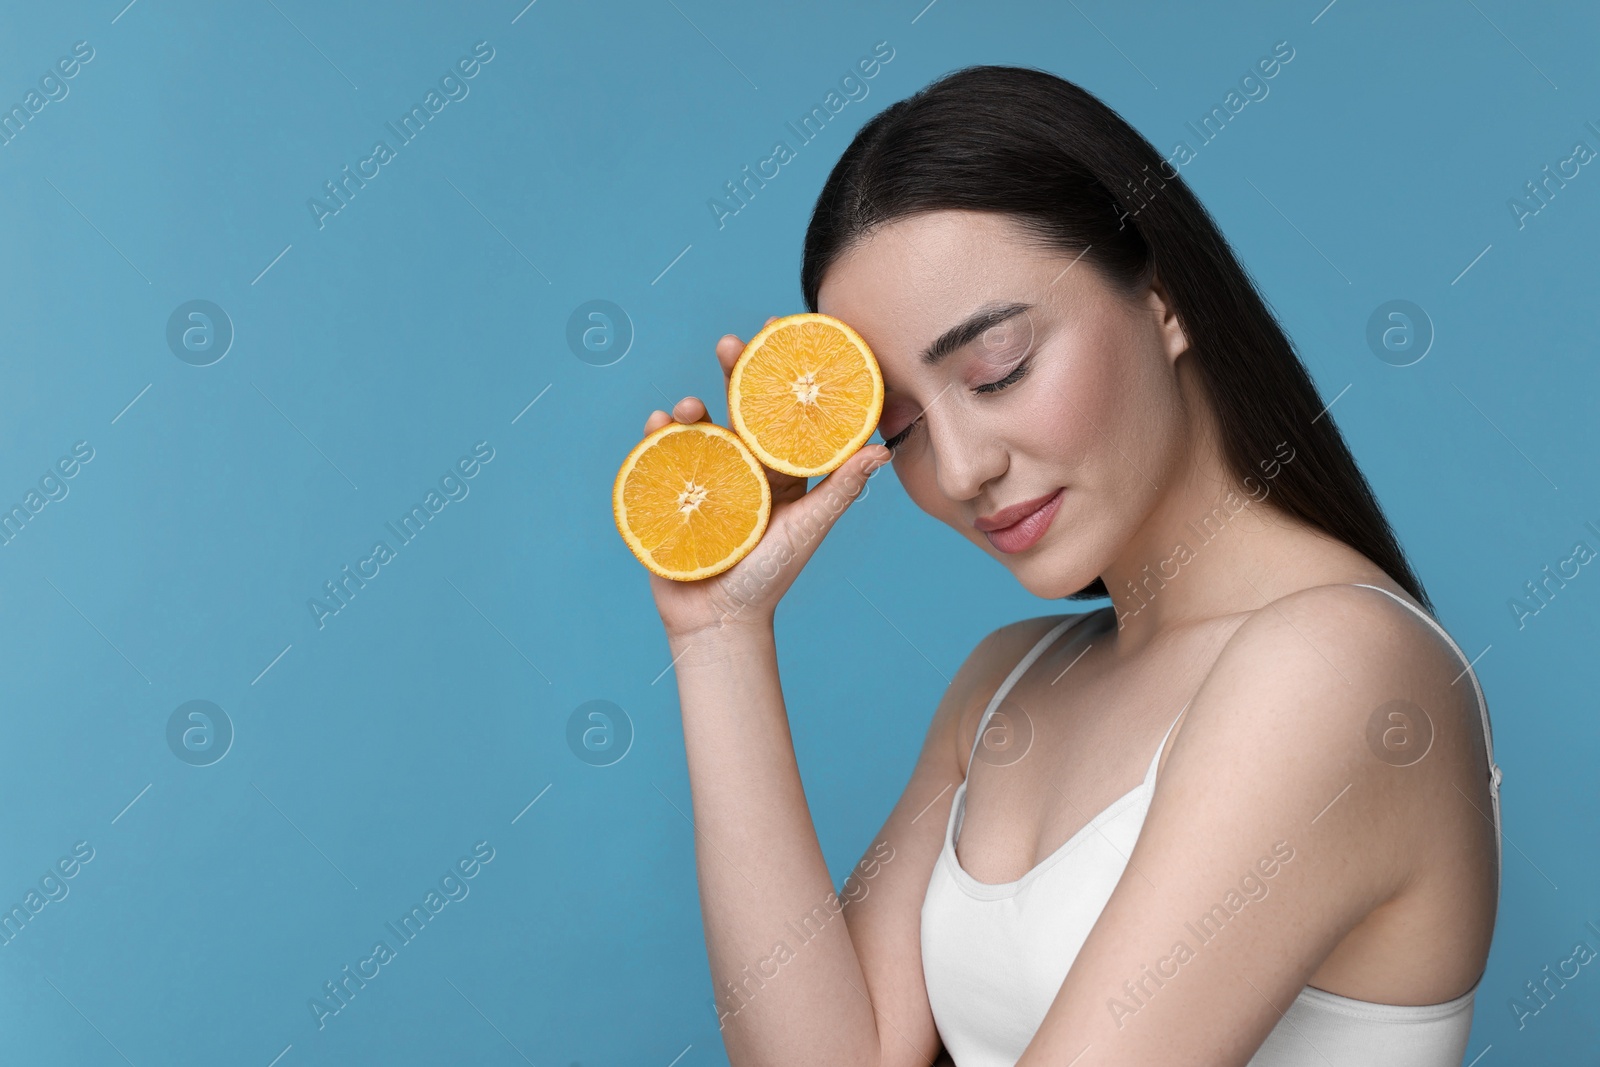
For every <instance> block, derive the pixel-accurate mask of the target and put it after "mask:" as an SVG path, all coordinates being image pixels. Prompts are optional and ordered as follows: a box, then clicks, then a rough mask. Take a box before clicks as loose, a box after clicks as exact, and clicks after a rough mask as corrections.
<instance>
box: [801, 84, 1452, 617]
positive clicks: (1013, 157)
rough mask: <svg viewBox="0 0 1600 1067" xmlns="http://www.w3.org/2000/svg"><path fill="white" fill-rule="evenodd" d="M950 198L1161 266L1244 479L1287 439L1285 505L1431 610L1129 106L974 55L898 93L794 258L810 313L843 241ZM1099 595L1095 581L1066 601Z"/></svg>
mask: <svg viewBox="0 0 1600 1067" xmlns="http://www.w3.org/2000/svg"><path fill="white" fill-rule="evenodd" d="M952 208H953V209H964V210H973V211H990V212H1000V213H1002V214H1006V215H1010V216H1014V217H1015V218H1016V219H1017V220H1018V221H1019V222H1021V223H1022V224H1023V225H1024V226H1026V227H1027V228H1028V229H1029V230H1030V231H1032V232H1033V233H1035V234H1037V235H1038V236H1040V237H1041V238H1042V239H1044V240H1046V241H1047V242H1048V243H1049V244H1050V245H1051V246H1052V247H1055V248H1057V249H1059V250H1060V251H1061V252H1062V253H1064V254H1066V255H1069V256H1078V255H1080V254H1081V255H1082V258H1083V262H1084V263H1085V264H1087V265H1089V266H1091V267H1093V268H1094V269H1096V270H1097V271H1099V272H1100V275H1101V277H1103V278H1105V279H1107V281H1108V282H1109V283H1110V284H1111V285H1113V286H1114V287H1116V288H1117V289H1119V290H1120V291H1122V292H1124V293H1127V294H1130V295H1132V294H1137V293H1139V292H1141V291H1142V290H1143V288H1144V287H1145V286H1146V285H1148V284H1149V282H1150V280H1151V278H1152V277H1153V276H1154V275H1155V272H1157V271H1158V270H1159V276H1160V278H1161V280H1162V282H1163V284H1164V285H1165V287H1166V291H1167V295H1168V297H1169V299H1170V301H1171V303H1172V305H1173V306H1174V309H1175V310H1176V312H1177V314H1178V317H1179V320H1180V321H1181V322H1182V324H1183V329H1184V333H1185V335H1186V336H1187V337H1188V339H1189V342H1190V349H1189V351H1188V352H1187V353H1185V358H1188V359H1192V360H1193V361H1194V363H1195V367H1196V369H1197V370H1198V372H1199V377H1200V380H1201V381H1202V383H1203V384H1204V387H1205V390H1206V392H1207V395H1208V397H1209V399H1210V401H1211V405H1212V408H1213V410H1214V411H1215V414H1216V418H1217V422H1218V426H1219V430H1220V434H1221V441H1222V449H1223V455H1224V458H1225V460H1226V462H1227V465H1228V467H1229V469H1230V470H1231V472H1232V474H1233V476H1234V477H1235V478H1237V479H1238V480H1239V482H1240V483H1242V484H1243V485H1245V486H1248V485H1249V484H1251V483H1250V482H1248V481H1246V479H1247V478H1256V477H1258V474H1257V471H1256V464H1257V463H1259V462H1262V461H1265V460H1269V459H1270V458H1271V457H1272V456H1273V455H1274V453H1275V451H1276V449H1277V446H1278V445H1279V443H1280V442H1283V441H1285V440H1287V441H1289V442H1290V444H1291V445H1292V447H1293V448H1294V459H1293V461H1292V462H1289V463H1285V464H1283V465H1282V466H1281V467H1280V468H1279V469H1278V473H1277V475H1276V476H1275V477H1274V479H1273V496H1274V499H1275V502H1276V504H1277V506H1278V507H1279V508H1281V509H1283V510H1284V511H1286V512H1288V513H1289V514H1291V515H1294V516H1296V517H1297V518H1299V519H1301V520H1303V521H1304V522H1306V523H1308V524H1310V525H1311V526H1313V527H1315V528H1317V529H1320V530H1322V531H1323V532H1325V533H1327V534H1328V535H1329V536H1331V537H1333V538H1335V539H1336V540H1338V541H1341V542H1343V543H1345V544H1347V545H1349V546H1350V547H1352V548H1354V549H1356V550H1357V551H1358V552H1361V553H1362V554H1364V555H1365V556H1366V557H1367V558H1368V559H1370V560H1371V561H1372V562H1373V563H1375V564H1377V565H1378V566H1379V567H1381V568H1383V570H1384V572H1385V573H1386V574H1388V575H1389V576H1390V577H1391V578H1393V579H1394V580H1395V581H1396V582H1397V583H1399V584H1400V586H1402V587H1403V588H1404V589H1405V590H1406V592H1408V593H1410V594H1411V595H1412V596H1413V597H1414V598H1415V599H1416V600H1417V601H1418V603H1420V604H1421V605H1422V606H1423V607H1424V608H1426V609H1427V610H1428V611H1429V612H1430V613H1432V612H1433V605H1432V603H1431V602H1430V601H1429V599H1428V594H1427V591H1426V590H1424V589H1423V587H1422V583H1421V582H1420V581H1419V580H1418V579H1417V576H1416V575H1415V574H1414V573H1412V570H1411V566H1410V564H1409V563H1408V562H1407V561H1406V556H1405V552H1404V550H1402V549H1401V547H1400V544H1399V542H1398V541H1397V540H1396V539H1395V536H1394V531H1393V530H1392V529H1391V528H1390V526H1389V522H1388V520H1387V519H1386V518H1385V517H1384V514H1383V510H1382V509H1381V508H1380V507H1379V506H1378V501H1377V498H1376V497H1375V496H1374V495H1373V492H1372V487H1371V486H1370V485H1368V484H1367V480H1366V478H1365V477H1364V476H1363V475H1362V473H1361V471H1360V469H1359V468H1358V467H1357V466H1356V462H1355V458H1354V457H1353V456H1351V454H1350V449H1349V447H1348V446H1347V445H1346V444H1345V441H1344V437H1343V436H1342V435H1341V434H1340V433H1339V430H1338V429H1337V427H1335V426H1334V422H1333V416H1332V415H1331V414H1329V413H1328V412H1327V411H1325V410H1324V404H1323V402H1322V399H1321V398H1320V397H1319V396H1318V395H1317V390H1316V386H1315V385H1314V384H1312V381H1311V377H1310V375H1308V374H1307V373H1306V369H1305V367H1304V366H1303V365H1302V364H1301V362H1300V359H1299V357H1298V356H1297V355H1296V354H1295V351H1294V347H1293V346H1292V345H1291V344H1290V343H1289V338H1288V337H1287V336H1286V335H1285V333H1284V331H1283V327H1282V326H1280V325H1279V324H1278V321H1277V320H1276V319H1275V318H1274V317H1273V314H1272V312H1271V311H1270V310H1269V309H1268V307H1267V304H1266V301H1265V300H1264V299H1263V298H1262V296H1261V294H1260V293H1259V292H1258V291H1257V290H1256V287H1255V284H1254V282H1253V281H1252V279H1251V278H1250V276H1249V274H1248V273H1246V271H1245V269H1244V267H1243V266H1242V265H1240V263H1239V261H1238V259H1236V258H1235V257H1234V254H1233V250H1232V249H1231V248H1229V247H1228V242H1227V241H1226V240H1225V239H1224V238H1223V236H1222V233H1221V231H1220V230H1218V228H1217V224H1216V222H1215V221H1214V220H1213V219H1212V218H1211V215H1210V214H1209V213H1208V212H1207V211H1206V209H1205V207H1204V206H1203V205H1202V204H1201V203H1200V201H1199V200H1198V199H1197V198H1196V197H1195V195H1194V193H1193V192H1191V191H1190V189H1189V186H1188V185H1187V184H1186V183H1185V182H1184V181H1183V179H1182V178H1181V177H1180V176H1179V175H1178V172H1177V170H1176V169H1175V168H1174V167H1173V166H1172V165H1171V164H1170V163H1168V162H1166V161H1165V160H1164V159H1163V158H1162V157H1161V155H1160V154H1159V153H1157V152H1156V150H1155V149H1154V148H1153V147H1152V146H1151V145H1150V142H1148V141H1146V140H1145V139H1144V137H1142V136H1141V135H1140V134H1139V132H1138V131H1137V130H1135V129H1134V128H1133V127H1132V126H1130V125H1129V124H1128V123H1127V122H1126V121H1125V120H1124V119H1123V118H1122V116H1121V115H1118V114H1117V113H1116V112H1115V111H1113V110H1112V109H1111V108H1109V107H1107V106H1106V105H1105V104H1104V103H1102V102H1101V101H1100V100H1098V99H1096V98H1095V97H1094V96H1093V95H1091V94H1090V93H1088V92H1086V91H1085V90H1083V89H1082V88H1080V87H1078V86H1077V85H1074V84H1073V83H1071V82H1069V81H1066V80H1064V79H1062V78H1059V77H1057V76H1056V75H1054V74H1051V73H1049V72H1047V71H1043V70H1037V69H1031V68H1026V67H1001V66H974V67H966V68H964V69H962V70H958V71H955V72H953V73H951V74H947V75H945V76H944V77H943V78H940V79H939V80H938V81H936V82H933V83H932V84H930V85H928V86H926V87H924V88H923V89H921V90H920V91H918V92H917V93H916V94H915V95H913V96H910V97H908V98H906V99H904V100H901V101H899V102H897V103H895V104H892V105H891V106H889V107H888V108H886V109H884V110H883V111H882V112H880V113H879V114H878V115H876V116H874V117H873V118H872V119H871V121H869V122H868V123H867V124H866V125H865V126H863V127H862V128H861V131H860V132H859V133H857V134H856V136H855V139H854V140H852V141H851V142H850V146H849V147H848V148H846V149H845V151H844V155H842V156H841V157H840V158H839V162H838V163H837V164H835V165H834V168H833V171H832V173H831V174H829V175H828V180H827V182H826V184H824V185H823V187H822V193H821V195H819V196H818V197H817V203H816V207H815V209H814V210H813V211H812V214H811V222H810V224H809V225H808V226H807V228H806V237H805V251H804V255H803V259H802V262H801V268H800V285H801V288H802V290H803V291H804V294H805V302H806V306H807V308H809V309H810V310H811V311H816V310H817V290H818V289H819V288H820V287H821V284H822V276H823V274H824V273H825V272H826V271H827V269H828V266H829V264H831V263H832V262H833V261H834V260H835V259H836V258H837V257H838V256H839V255H840V253H842V252H843V251H844V250H845V249H846V248H847V247H848V246H849V245H850V243H851V242H852V241H854V240H856V239H858V238H861V237H863V236H865V235H866V234H867V233H868V232H869V231H870V230H871V229H872V228H873V227H875V226H878V225H880V224H882V223H885V222H889V221H891V220H893V219H897V218H903V217H905V216H909V215H913V214H917V213H919V212H925V211H934V210H939V209H952ZM1109 595H1110V594H1109V592H1108V591H1107V590H1106V587H1105V582H1104V581H1103V580H1102V579H1100V578H1096V579H1095V580H1094V581H1093V582H1092V583H1091V584H1090V585H1088V586H1086V587H1085V588H1083V589H1081V590H1079V591H1078V592H1076V593H1073V594H1071V596H1070V597H1069V599H1084V600H1087V599H1095V598H1099V597H1107V596H1109Z"/></svg>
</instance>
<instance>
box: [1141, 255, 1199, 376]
mask: <svg viewBox="0 0 1600 1067" xmlns="http://www.w3.org/2000/svg"><path fill="white" fill-rule="evenodd" d="M1145 301H1146V303H1147V306H1148V307H1149V308H1150V310H1151V311H1152V312H1153V313H1154V314H1155V316H1156V329H1157V330H1159V331H1160V333H1161V340H1162V343H1163V345H1164V346H1165V348H1166V351H1167V358H1168V359H1169V360H1176V359H1177V358H1178V357H1179V356H1181V355H1183V354H1184V353H1185V352H1187V351H1188V350H1189V337H1188V335H1187V334H1186V333H1184V330H1183V323H1182V322H1180V321H1179V319H1178V311H1177V309H1176V308H1175V307H1173V306H1172V301H1171V299H1170V298H1169V297H1168V295H1167V287H1166V284H1165V283H1164V282H1163V281H1162V280H1161V275H1160V274H1159V273H1154V274H1152V275H1151V278H1150V290H1149V292H1148V293H1146V295H1145Z"/></svg>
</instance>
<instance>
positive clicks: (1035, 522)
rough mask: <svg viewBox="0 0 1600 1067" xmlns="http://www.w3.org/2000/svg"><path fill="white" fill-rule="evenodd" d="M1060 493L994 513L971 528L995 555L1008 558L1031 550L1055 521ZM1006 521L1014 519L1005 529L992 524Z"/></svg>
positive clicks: (1059, 491) (1060, 490)
mask: <svg viewBox="0 0 1600 1067" xmlns="http://www.w3.org/2000/svg"><path fill="white" fill-rule="evenodd" d="M1063 492H1065V490H1064V489H1057V490H1056V491H1055V492H1053V493H1051V494H1050V495H1049V496H1044V497H1040V498H1038V499H1037V500H1029V501H1024V502H1023V503H1021V504H1016V505H1013V506H1012V507H1009V508H1006V509H1004V510H1002V511H998V512H996V513H995V514H994V515H991V516H988V517H987V518H984V519H980V520H978V521H977V522H975V523H974V525H976V526H977V527H978V528H979V529H980V530H982V531H983V535H984V536H985V537H987V538H988V539H989V543H990V544H991V545H993V546H994V547H995V549H996V550H997V551H1000V552H1005V553H1008V554H1009V553H1012V552H1021V551H1023V550H1024V549H1027V548H1032V547H1033V546H1034V545H1035V544H1037V543H1038V542H1039V539H1040V538H1042V537H1043V536H1044V534H1045V531H1046V530H1048V529H1049V528H1050V521H1051V520H1052V519H1054V518H1055V515H1056V512H1057V511H1059V510H1060V508H1061V496H1062V494H1063ZM1024 509H1028V510H1024ZM1019 512H1020V513H1021V514H1019ZM1007 517H1014V519H1013V521H1012V522H1011V523H1010V524H1009V525H1006V526H1001V527H998V528H996V526H995V520H996V519H997V518H999V519H1005V518H1007Z"/></svg>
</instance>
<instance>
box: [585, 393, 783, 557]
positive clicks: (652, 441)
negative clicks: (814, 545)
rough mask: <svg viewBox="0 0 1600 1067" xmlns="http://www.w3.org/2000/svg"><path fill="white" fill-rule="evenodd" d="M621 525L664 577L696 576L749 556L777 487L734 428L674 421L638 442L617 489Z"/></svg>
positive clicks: (614, 506)
mask: <svg viewBox="0 0 1600 1067" xmlns="http://www.w3.org/2000/svg"><path fill="white" fill-rule="evenodd" d="M611 510H612V514H613V516H614V517H615V518H616V521H617V531H618V532H619V533H621V534H622V539H623V540H624V541H626V542H627V544H628V547H629V548H630V549H632V550H633V554H634V555H635V556H638V557H639V562H641V563H643V564H644V565H645V566H646V567H648V568H650V569H651V570H652V571H654V572H655V573H656V574H659V575H661V576H662V577H663V578H672V579H674V580H676V581H680V582H685V581H693V580H695V579H698V578H708V577H710V576H711V575H713V574H720V573H721V572H722V571H725V570H727V569H728V568H729V567H731V566H733V565H734V564H735V563H738V562H739V561H740V560H741V559H743V558H744V557H745V556H746V555H747V554H748V553H749V552H750V550H751V549H752V548H754V547H755V546H756V543H757V542H758V541H760V540H761V535H762V533H763V532H765V530H766V528H767V519H768V518H770V517H771V515H772V488H771V486H770V485H769V484H768V482H767V474H766V472H765V471H764V470H762V469H761V465H760V463H758V462H757V461H756V458H755V457H754V456H752V455H751V454H750V451H749V449H747V448H746V447H745V446H744V444H743V443H742V442H741V441H740V440H739V438H738V437H737V436H735V435H734V434H733V433H732V432H730V431H728V430H726V429H723V428H722V427H721V426H716V425H713V424H712V423H709V422H694V423H681V422H670V423H668V424H667V425H665V426H663V427H661V428H660V429H658V430H656V431H654V432H653V433H650V434H647V435H646V436H645V438H644V440H642V441H640V442H639V443H638V444H637V445H635V446H634V448H633V451H631V452H629V453H628V457H627V458H626V459H624V460H623V461H622V467H621V469H619V470H618V471H617V478H616V482H615V483H614V484H613V485H612V489H611Z"/></svg>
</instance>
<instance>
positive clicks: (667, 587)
mask: <svg viewBox="0 0 1600 1067" xmlns="http://www.w3.org/2000/svg"><path fill="white" fill-rule="evenodd" d="M767 322H769V323H770V322H772V319H770V318H769V319H768V320H767ZM743 351H744V342H743V341H741V340H740V339H739V338H738V337H736V336H734V335H733V334H731V333H730V334H727V335H725V336H724V337H723V338H722V339H721V340H720V341H718V342H717V362H718V363H720V364H721V365H722V381H723V386H724V389H726V386H727V382H728V377H729V375H730V374H732V372H733V365H734V362H735V361H737V360H738V358H739V354H740V353H741V352H743ZM673 419H677V420H678V421H679V422H685V423H689V422H709V421H710V420H711V416H710V415H709V414H708V413H707V412H706V406H705V404H704V403H702V402H701V401H700V399H699V398H698V397H693V396H688V397H684V398H683V399H682V400H680V401H678V403H677V404H676V405H675V406H674V407H673V409H672V413H671V414H668V413H667V412H665V411H659V410H658V411H653V412H651V413H650V417H649V418H648V419H646V420H645V424H644V432H645V433H646V434H649V433H651V432H653V431H655V430H658V429H660V428H661V427H662V426H665V425H667V423H668V422H670V421H672V420H673ZM889 457H890V454H889V450H888V449H886V448H884V447H883V446H882V445H872V444H869V445H865V446H863V447H862V448H860V449H858V450H857V451H856V453H855V454H854V455H852V456H851V457H850V458H849V459H847V460H845V462H844V463H843V464H842V465H841V466H839V467H838V469H836V470H834V471H833V472H832V473H830V474H829V475H828V476H827V477H826V478H824V479H823V480H822V481H821V482H820V483H819V484H818V485H817V486H816V488H815V489H813V490H811V491H810V492H807V491H806V479H804V478H796V477H795V476H793V475H790V474H784V473H782V472H781V471H775V470H772V469H771V468H764V469H765V470H766V473H767V481H768V482H769V483H770V484H771V486H772V517H771V519H770V520H769V521H768V523H767V529H766V532H765V533H763V534H762V537H761V541H760V543H759V544H757V545H756V547H755V548H754V549H752V550H751V552H750V554H749V555H747V556H746V557H745V558H744V559H742V560H740V561H739V562H738V563H736V564H734V565H733V566H732V567H731V568H729V569H728V570H725V571H723V572H722V573H721V574H717V575H713V576H712V577H710V578H703V579H701V580H700V581H695V582H678V581H673V580H672V579H670V578H663V577H661V576H660V575H658V574H654V573H651V574H650V590H651V593H652V594H653V595H654V596H655V601H656V610H657V611H659V612H660V613H661V622H662V624H663V625H664V626H665V627H666V630H667V635H668V637H669V638H680V637H688V636H690V635H693V634H695V633H697V632H700V631H703V630H707V629H712V628H719V627H725V626H735V625H737V626H745V625H749V626H770V625H771V622H772V616H773V612H774V611H775V610H776V609H777V606H778V600H779V599H780V598H781V597H782V596H783V594H784V593H785V592H786V591H787V590H788V588H789V586H790V585H792V584H793V583H794V579H795V575H796V574H798V573H799V572H800V568H801V567H803V566H805V564H806V561H807V560H809V559H810V558H811V555H812V553H813V552H815V551H816V548H817V545H818V544H819V543H820V542H821V541H822V538H823V537H824V536H825V535H826V534H827V532H828V530H830V529H831V528H832V527H833V524H834V522H835V521H836V520H837V519H838V517H839V516H840V515H842V514H844V510H845V508H847V507H849V506H850V504H851V503H852V502H853V501H854V500H855V499H856V498H857V497H858V496H860V495H861V491H862V489H863V488H864V487H865V486H866V483H867V478H868V476H869V475H870V474H871V472H872V471H874V470H876V469H877V468H878V467H880V466H882V465H883V464H884V463H886V462H888V460H889Z"/></svg>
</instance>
